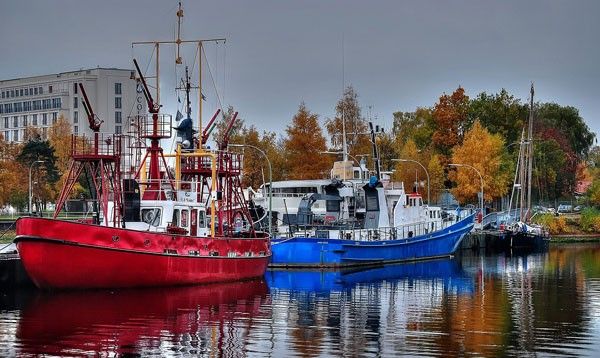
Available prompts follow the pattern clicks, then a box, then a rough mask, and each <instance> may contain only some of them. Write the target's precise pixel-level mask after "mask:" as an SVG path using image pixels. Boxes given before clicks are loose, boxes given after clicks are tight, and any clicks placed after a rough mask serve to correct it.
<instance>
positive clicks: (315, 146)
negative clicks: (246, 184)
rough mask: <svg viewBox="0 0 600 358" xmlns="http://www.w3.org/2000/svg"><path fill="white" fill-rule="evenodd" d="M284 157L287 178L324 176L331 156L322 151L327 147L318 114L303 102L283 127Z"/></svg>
mask: <svg viewBox="0 0 600 358" xmlns="http://www.w3.org/2000/svg"><path fill="white" fill-rule="evenodd" d="M286 132H287V135H288V138H287V139H285V141H284V148H285V156H286V162H287V166H288V168H289V179H320V178H324V177H327V173H328V171H329V170H330V169H331V159H330V158H329V156H327V155H324V154H322V153H321V152H323V151H325V150H327V145H326V141H325V137H324V136H323V131H322V129H321V127H320V126H319V122H318V116H317V115H316V114H314V113H310V111H309V110H308V109H307V108H306V105H305V104H304V102H303V103H301V104H300V107H299V108H298V113H296V114H295V115H294V118H293V119H292V124H291V125H290V126H288V127H287V129H286Z"/></svg>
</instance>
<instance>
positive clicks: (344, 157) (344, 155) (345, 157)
mask: <svg viewBox="0 0 600 358" xmlns="http://www.w3.org/2000/svg"><path fill="white" fill-rule="evenodd" d="M345 72H346V71H345V56H344V33H343V32H342V160H343V161H348V142H347V141H346V117H345V116H344V107H345V103H344V100H345V98H344V97H345V94H346V78H345Z"/></svg>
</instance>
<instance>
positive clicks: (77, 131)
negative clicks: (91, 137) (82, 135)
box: [74, 126, 79, 135]
mask: <svg viewBox="0 0 600 358" xmlns="http://www.w3.org/2000/svg"><path fill="white" fill-rule="evenodd" d="M74 129H75V135H78V134H79V127H78V126H75V127H74Z"/></svg>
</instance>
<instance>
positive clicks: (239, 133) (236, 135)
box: [212, 106, 244, 145]
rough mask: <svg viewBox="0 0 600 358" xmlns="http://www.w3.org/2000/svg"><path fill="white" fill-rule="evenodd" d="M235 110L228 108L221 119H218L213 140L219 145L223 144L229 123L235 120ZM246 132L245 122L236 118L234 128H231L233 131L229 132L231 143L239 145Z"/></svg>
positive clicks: (231, 107)
mask: <svg viewBox="0 0 600 358" xmlns="http://www.w3.org/2000/svg"><path fill="white" fill-rule="evenodd" d="M234 113H235V110H234V109H233V106H229V107H227V111H223V112H221V117H220V118H217V119H216V120H215V121H216V124H215V128H214V129H213V131H212V136H213V140H214V141H215V142H217V144H219V145H220V144H221V143H222V142H223V135H224V134H225V131H226V130H227V126H228V125H229V121H230V120H231V118H233V114H234ZM243 131H244V120H243V119H242V118H240V116H239V115H238V117H237V118H236V121H235V123H234V124H233V127H231V131H230V132H229V143H239V142H240V140H241V139H242V137H243Z"/></svg>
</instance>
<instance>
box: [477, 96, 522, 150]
mask: <svg viewBox="0 0 600 358" xmlns="http://www.w3.org/2000/svg"><path fill="white" fill-rule="evenodd" d="M527 114H528V112H527V107H526V106H524V105H522V104H521V101H520V100H519V99H518V98H515V97H514V96H513V95H511V94H509V93H508V92H507V91H506V90H505V89H504V88H503V89H502V90H500V92H499V93H496V94H487V93H485V92H482V93H480V94H479V95H478V96H477V98H475V99H473V100H471V102H470V105H469V116H470V117H471V118H473V119H479V121H480V122H481V124H482V125H483V126H484V127H485V128H486V129H487V130H488V131H490V133H492V134H500V135H501V136H502V137H503V138H504V140H505V141H506V143H514V142H516V141H518V140H519V139H520V136H521V130H522V129H523V127H524V125H525V121H524V120H525V119H526V118H527ZM513 148H518V147H513Z"/></svg>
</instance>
